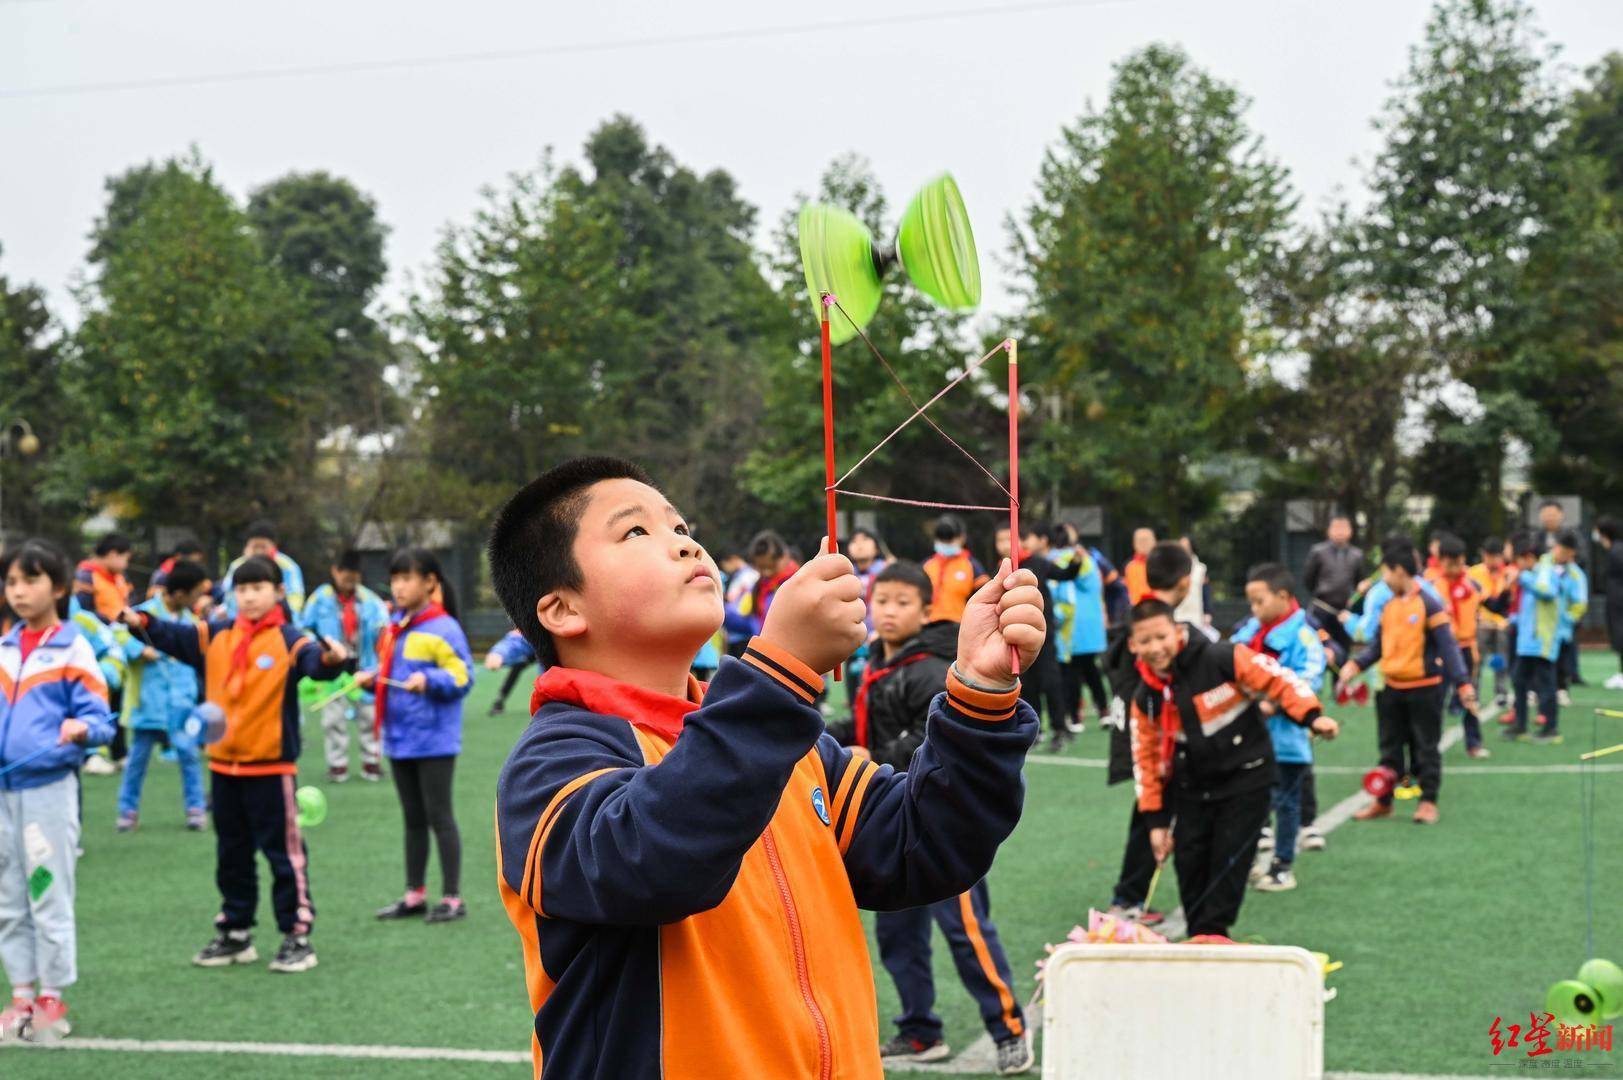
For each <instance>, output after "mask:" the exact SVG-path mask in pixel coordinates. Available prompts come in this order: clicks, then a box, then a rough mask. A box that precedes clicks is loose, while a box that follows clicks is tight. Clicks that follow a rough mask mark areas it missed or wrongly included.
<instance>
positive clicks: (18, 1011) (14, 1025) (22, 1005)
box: [0, 997, 34, 1043]
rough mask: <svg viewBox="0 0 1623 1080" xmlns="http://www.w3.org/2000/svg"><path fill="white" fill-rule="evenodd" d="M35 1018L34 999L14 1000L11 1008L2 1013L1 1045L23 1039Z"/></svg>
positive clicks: (0, 1018)
mask: <svg viewBox="0 0 1623 1080" xmlns="http://www.w3.org/2000/svg"><path fill="white" fill-rule="evenodd" d="M33 1016H34V999H33V998H20V997H14V998H12V999H11V1007H10V1008H8V1009H7V1010H6V1011H5V1012H0V1043H3V1042H7V1041H8V1040H11V1039H20V1038H22V1037H23V1035H24V1033H25V1032H26V1031H27V1030H28V1024H29V1021H31V1020H32V1019H33Z"/></svg>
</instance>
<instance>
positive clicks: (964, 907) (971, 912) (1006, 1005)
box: [958, 892, 1025, 1035]
mask: <svg viewBox="0 0 1623 1080" xmlns="http://www.w3.org/2000/svg"><path fill="white" fill-rule="evenodd" d="M958 913H959V914H960V915H961V916H962V917H963V920H964V933H965V934H966V935H968V937H969V947H970V948H971V949H973V950H974V951H975V960H976V961H977V962H978V963H979V964H980V966H981V974H982V975H985V976H986V981H987V982H989V983H991V984H992V988H993V989H994V990H996V991H997V1003H998V1007H999V1008H1001V1009H1002V1010H1003V1022H1004V1023H1005V1024H1007V1025H1008V1027H1009V1030H1010V1031H1011V1032H1013V1033H1014V1034H1016V1035H1020V1034H1022V1033H1023V1032H1024V1030H1025V1025H1024V1024H1023V1023H1021V1021H1020V1018H1019V1017H1018V1016H1016V1015H1014V995H1013V994H1011V993H1010V992H1009V984H1008V983H1006V982H1004V981H1003V976H1001V975H999V974H998V973H997V965H996V964H994V963H992V951H991V950H990V949H988V948H987V947H986V937H985V935H984V934H982V933H981V923H980V920H979V919H977V918H975V904H974V902H973V901H972V900H971V899H970V895H969V894H968V893H967V892H966V893H959V894H958Z"/></svg>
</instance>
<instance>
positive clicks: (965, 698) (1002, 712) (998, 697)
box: [947, 668, 1020, 721]
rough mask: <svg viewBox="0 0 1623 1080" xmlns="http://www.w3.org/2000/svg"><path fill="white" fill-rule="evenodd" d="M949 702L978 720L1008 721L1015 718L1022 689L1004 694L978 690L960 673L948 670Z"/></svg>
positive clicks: (1018, 688)
mask: <svg viewBox="0 0 1623 1080" xmlns="http://www.w3.org/2000/svg"><path fill="white" fill-rule="evenodd" d="M947 700H948V701H949V702H951V703H952V705H953V707H954V708H956V709H957V710H958V711H959V712H962V713H964V714H965V715H968V716H972V717H974V718H975V719H977V720H994V721H996V720H1008V719H1010V718H1011V717H1013V716H1014V705H1015V702H1017V701H1019V700H1020V687H1019V686H1018V685H1016V686H1015V688H1014V689H1013V690H1009V691H1006V692H1004V693H1001V694H999V693H989V692H987V691H985V690H976V689H975V688H974V687H971V686H969V685H967V684H966V683H965V682H964V681H963V680H962V679H960V678H959V677H958V672H956V671H954V670H953V669H951V668H948V669H947Z"/></svg>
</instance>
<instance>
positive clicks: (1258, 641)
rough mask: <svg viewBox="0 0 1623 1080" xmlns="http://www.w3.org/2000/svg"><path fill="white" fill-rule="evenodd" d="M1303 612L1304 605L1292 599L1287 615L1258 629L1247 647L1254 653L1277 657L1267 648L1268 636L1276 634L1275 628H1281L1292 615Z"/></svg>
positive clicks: (1247, 643)
mask: <svg viewBox="0 0 1623 1080" xmlns="http://www.w3.org/2000/svg"><path fill="white" fill-rule="evenodd" d="M1301 610H1302V605H1301V604H1299V603H1297V602H1296V598H1295V597H1292V598H1291V606H1290V607H1288V608H1286V609H1285V614H1283V615H1281V616H1280V617H1279V618H1277V619H1275V620H1274V621H1273V622H1271V623H1268V624H1267V625H1265V626H1259V627H1258V628H1257V632H1256V633H1255V634H1252V635H1251V640H1250V641H1248V642H1246V645H1247V646H1248V647H1249V648H1250V649H1251V651H1252V652H1256V653H1260V652H1265V653H1267V654H1268V655H1269V656H1274V655H1277V654H1276V653H1274V652H1273V650H1271V649H1269V648H1268V647H1267V645H1266V642H1267V640H1268V635H1269V634H1271V633H1273V632H1274V628H1275V627H1277V626H1279V625H1280V624H1281V623H1283V622H1284V621H1285V620H1286V619H1288V618H1290V617H1291V616H1292V615H1295V614H1296V613H1297V612H1298V611H1301Z"/></svg>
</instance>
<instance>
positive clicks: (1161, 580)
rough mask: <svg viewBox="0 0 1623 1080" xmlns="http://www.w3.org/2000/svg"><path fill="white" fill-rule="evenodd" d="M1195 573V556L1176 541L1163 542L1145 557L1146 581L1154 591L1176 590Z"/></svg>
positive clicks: (1151, 549)
mask: <svg viewBox="0 0 1623 1080" xmlns="http://www.w3.org/2000/svg"><path fill="white" fill-rule="evenodd" d="M1194 571H1195V559H1194V556H1192V555H1190V554H1189V552H1187V551H1185V550H1184V546H1183V545H1182V544H1180V543H1178V542H1177V541H1176V540H1162V541H1160V542H1159V543H1157V544H1156V545H1155V546H1154V547H1152V548H1150V552H1149V554H1148V555H1146V556H1144V581H1145V584H1147V585H1149V587H1150V588H1152V589H1175V588H1177V587H1178V582H1180V581H1182V580H1183V579H1184V578H1186V577H1188V576H1189V575H1190V574H1192V573H1194Z"/></svg>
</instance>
